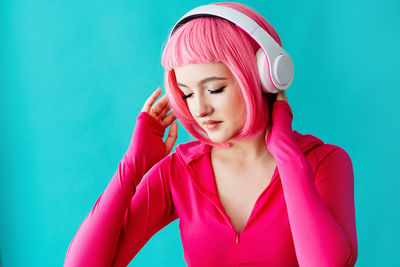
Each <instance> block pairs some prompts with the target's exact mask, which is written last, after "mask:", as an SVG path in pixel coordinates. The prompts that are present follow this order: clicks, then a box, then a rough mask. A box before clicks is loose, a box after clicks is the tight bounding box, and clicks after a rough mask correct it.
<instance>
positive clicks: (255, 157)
mask: <svg viewBox="0 0 400 267" xmlns="http://www.w3.org/2000/svg"><path fill="white" fill-rule="evenodd" d="M265 136H266V131H262V132H261V133H260V134H258V135H256V136H254V137H252V138H250V139H247V140H240V141H239V140H235V141H234V140H231V141H229V143H230V147H229V148H219V147H213V149H212V153H213V155H214V156H217V157H218V158H219V159H221V160H224V161H227V162H230V163H234V164H240V165H243V164H246V163H249V164H253V163H254V162H257V161H260V160H262V161H265V160H268V161H270V160H273V156H272V154H271V153H270V152H269V151H268V149H267V146H266V144H265Z"/></svg>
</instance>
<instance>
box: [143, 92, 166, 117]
mask: <svg viewBox="0 0 400 267" xmlns="http://www.w3.org/2000/svg"><path fill="white" fill-rule="evenodd" d="M161 92H162V90H161V88H160V87H158V88H157V89H156V90H155V91H154V92H153V93H152V94H151V96H150V97H149V98H147V100H146V102H144V105H143V108H142V111H144V112H147V113H149V112H150V108H151V106H152V105H153V103H154V101H156V99H157V97H159V96H160V94H161Z"/></svg>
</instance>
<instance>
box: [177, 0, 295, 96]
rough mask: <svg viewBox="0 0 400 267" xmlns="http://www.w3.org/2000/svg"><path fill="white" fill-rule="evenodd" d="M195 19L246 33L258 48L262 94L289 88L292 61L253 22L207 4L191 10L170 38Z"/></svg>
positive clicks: (240, 15) (243, 15) (231, 9)
mask: <svg viewBox="0 0 400 267" xmlns="http://www.w3.org/2000/svg"><path fill="white" fill-rule="evenodd" d="M198 17H219V18H223V19H226V20H228V21H230V22H232V23H234V24H236V25H237V26H238V27H239V28H241V29H242V30H244V31H245V32H247V33H248V34H249V35H250V36H251V37H252V38H253V39H254V40H255V41H256V42H257V43H258V44H259V45H260V47H261V48H260V49H258V51H257V53H256V55H255V56H256V62H257V68H258V74H259V76H260V81H261V85H262V89H263V91H264V92H266V93H278V92H279V91H282V90H285V89H287V88H288V87H289V86H290V84H291V83H292V81H293V62H292V59H291V58H290V56H289V54H288V53H287V52H286V51H285V50H283V49H282V47H280V46H279V44H278V43H276V42H275V40H274V39H273V38H272V37H271V36H270V35H269V34H268V33H267V32H266V31H265V30H264V29H263V28H261V27H260V26H259V25H258V24H257V23H256V22H255V21H254V20H252V19H251V18H249V17H248V16H246V15H245V14H243V13H241V12H239V11H237V10H235V9H233V8H229V7H226V6H222V5H214V4H210V5H205V6H199V7H197V8H195V9H192V10H191V11H189V12H188V13H186V14H185V15H184V16H183V17H182V18H181V19H180V20H179V21H178V22H177V23H176V24H175V26H174V27H173V28H172V30H171V33H170V35H169V38H171V35H172V33H173V32H174V31H175V30H176V29H177V28H179V27H180V26H181V25H182V24H184V23H186V22H188V21H189V20H192V19H195V18H198Z"/></svg>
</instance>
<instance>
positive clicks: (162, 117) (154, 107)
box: [141, 87, 178, 156]
mask: <svg viewBox="0 0 400 267" xmlns="http://www.w3.org/2000/svg"><path fill="white" fill-rule="evenodd" d="M161 92H162V90H161V88H160V87H158V88H157V89H156V90H155V91H154V92H153V93H152V94H151V96H150V97H149V98H148V99H147V100H146V102H145V103H144V105H143V108H142V110H141V112H146V113H147V114H150V116H151V117H153V118H154V119H155V120H156V121H158V122H159V123H160V124H161V126H162V127H163V128H164V130H165V128H167V127H168V126H170V125H171V127H170V128H169V131H168V136H167V139H166V140H165V142H164V145H165V149H166V153H165V156H166V155H168V154H169V153H170V152H171V150H172V148H173V146H174V144H175V142H176V138H177V136H178V124H177V123H176V122H174V123H173V121H174V120H175V119H176V117H175V114H174V113H173V112H170V113H168V112H169V111H170V110H171V107H170V106H169V104H168V99H167V96H166V95H163V96H162V97H161V98H160V99H159V100H157V102H156V103H155V104H154V101H155V100H156V99H157V98H158V97H159V96H160V94H161Z"/></svg>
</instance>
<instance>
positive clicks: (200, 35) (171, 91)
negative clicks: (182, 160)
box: [161, 2, 282, 147]
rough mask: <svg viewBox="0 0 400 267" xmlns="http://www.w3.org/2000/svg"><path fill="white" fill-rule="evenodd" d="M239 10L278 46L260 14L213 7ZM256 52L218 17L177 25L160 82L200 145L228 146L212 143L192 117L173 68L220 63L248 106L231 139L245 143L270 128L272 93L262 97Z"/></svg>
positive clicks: (249, 41)
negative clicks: (200, 142) (236, 84)
mask: <svg viewBox="0 0 400 267" xmlns="http://www.w3.org/2000/svg"><path fill="white" fill-rule="evenodd" d="M215 4H216V5H224V6H227V7H230V8H233V9H236V10H237V11H240V12H242V13H244V14H245V15H247V16H248V17H250V18H251V19H253V20H254V21H255V22H257V23H258V25H260V26H261V27H262V28H263V29H264V30H265V31H266V32H267V33H269V34H270V35H271V36H272V38H274V40H275V41H276V42H277V43H278V44H279V45H280V46H282V43H281V40H280V38H279V36H278V34H277V32H276V31H275V29H274V28H273V27H272V26H271V24H270V23H269V22H268V21H266V20H265V19H264V18H263V17H262V16H261V15H260V14H258V13H257V12H255V11H254V10H252V9H250V8H249V7H247V6H245V5H242V4H239V3H227V2H225V3H215ZM259 48H260V46H259V45H258V44H257V42H256V41H254V40H253V39H252V38H251V37H250V36H249V35H248V34H247V33H246V32H244V31H243V30H242V29H240V28H239V27H237V26H236V25H234V24H233V23H231V22H229V21H227V20H225V19H221V18H216V17H200V18H196V19H193V20H190V21H188V22H186V23H185V24H183V25H182V26H180V27H179V28H178V29H177V30H175V32H174V33H173V35H172V36H171V38H170V39H169V41H168V42H167V43H166V45H165V48H164V51H163V53H162V60H161V61H162V62H161V64H162V66H163V67H164V69H165V73H164V79H165V80H164V83H165V85H164V86H165V91H166V95H167V97H168V102H169V104H170V106H171V108H172V111H173V112H174V114H175V116H176V117H177V119H178V120H179V121H180V122H181V124H182V125H183V127H184V128H185V129H186V130H187V131H188V132H189V133H190V134H191V135H192V136H193V137H195V138H196V139H198V140H199V141H202V142H204V143H207V144H210V145H213V146H219V147H227V146H229V145H228V144H227V143H214V142H212V141H211V140H210V139H209V138H208V136H207V134H206V132H205V131H204V130H203V129H202V128H201V127H200V126H199V125H198V124H197V122H196V121H195V120H194V118H193V117H192V115H191V113H190V111H189V108H188V106H187V104H186V100H184V99H182V96H183V93H182V91H181V90H180V89H179V87H178V86H177V81H176V76H175V72H174V68H178V67H183V66H185V65H189V64H203V63H211V62H222V63H224V64H225V65H226V66H227V67H228V69H229V70H230V71H231V73H232V75H233V76H234V77H235V79H236V81H237V82H238V84H239V87H240V89H241V93H242V96H243V100H244V102H245V107H246V122H245V124H244V126H243V128H242V129H241V131H240V132H238V133H237V134H236V135H235V136H234V137H233V138H232V139H235V140H245V139H248V138H250V137H252V136H254V135H256V134H258V133H260V132H261V131H263V130H265V129H266V127H268V128H269V127H270V126H271V123H272V122H271V114H272V105H273V102H274V100H275V94H270V93H263V92H262V89H261V82H260V79H259V77H258V71H257V65H256V58H255V53H256V52H257V50H258V49H259Z"/></svg>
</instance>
